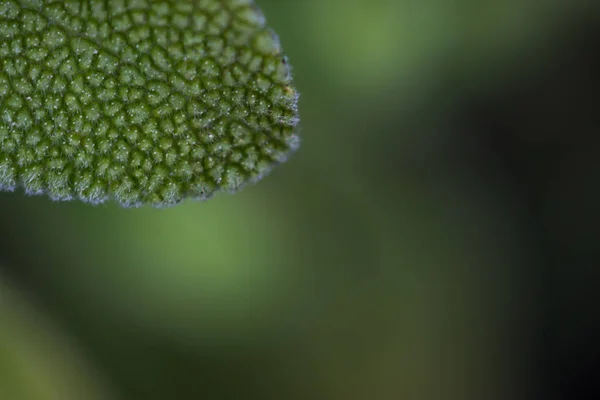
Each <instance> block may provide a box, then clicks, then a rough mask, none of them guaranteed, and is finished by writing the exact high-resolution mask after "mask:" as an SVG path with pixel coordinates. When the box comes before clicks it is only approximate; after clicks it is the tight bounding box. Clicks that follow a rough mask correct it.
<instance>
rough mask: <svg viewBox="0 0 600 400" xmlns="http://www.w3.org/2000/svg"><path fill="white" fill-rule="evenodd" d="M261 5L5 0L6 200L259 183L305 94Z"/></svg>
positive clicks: (128, 200) (0, 99)
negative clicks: (15, 194)
mask: <svg viewBox="0 0 600 400" xmlns="http://www.w3.org/2000/svg"><path fill="white" fill-rule="evenodd" d="M290 85H291V76H290V70H289V66H288V65H287V60H286V57H285V56H284V55H283V54H282V51H281V48H280V46H279V42H278V39H277V37H276V35H275V34H274V33H273V32H272V31H270V30H269V29H268V28H266V26H265V21H264V17H263V16H262V14H261V13H260V11H259V10H258V8H257V7H256V5H255V4H254V2H253V0H188V1H185V0H170V1H159V0H156V1H152V0H120V1H119V0H87V1H85V0H75V1H62V0H61V1H52V0H37V1H36V0H29V1H26V0H21V1H16V0H1V1H0V189H2V190H14V189H15V188H17V187H22V188H24V190H25V192H26V193H28V194H48V195H49V196H50V197H51V198H52V199H55V200H71V199H81V200H83V201H86V202H90V203H101V202H104V201H106V200H109V199H115V200H116V201H117V202H118V203H120V204H121V205H123V206H128V207H131V206H139V205H143V204H152V205H155V206H162V205H171V204H176V203H178V202H180V201H181V200H183V199H184V198H187V197H191V198H198V199H205V198H207V197H209V196H210V195H211V194H212V193H214V192H215V191H217V190H220V189H224V190H229V191H234V190H236V189H239V188H240V187H241V186H243V185H244V184H245V183H247V182H249V181H256V180H258V179H260V178H261V177H262V176H264V175H265V173H267V172H268V171H269V169H270V168H271V167H272V166H274V165H275V164H277V163H280V162H282V161H284V160H285V158H286V156H287V155H288V154H289V153H290V152H291V151H292V150H293V149H294V148H296V147H297V145H298V140H299V139H298V137H297V136H296V134H295V127H296V124H297V122H298V115H297V99H298V95H297V93H296V91H295V89H294V88H293V87H291V86H290Z"/></svg>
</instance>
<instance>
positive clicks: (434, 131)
mask: <svg viewBox="0 0 600 400" xmlns="http://www.w3.org/2000/svg"><path fill="white" fill-rule="evenodd" d="M574 3H575V2H564V1H560V2H559V1H535V2H534V1H529V2H522V1H517V0H510V1H503V2H501V1H484V2H468V1H452V2H449V1H443V0H432V1H408V0H394V1H392V0H370V1H366V0H365V1H360V0H356V1H351V0H328V1H317V0H306V1H276V0H261V1H260V2H259V4H260V6H261V8H262V9H263V11H264V12H265V14H266V17H267V20H268V21H269V25H270V26H272V27H273V28H274V30H275V31H277V32H278V34H279V36H280V37H281V40H282V42H283V43H285V49H286V53H287V54H288V56H289V58H290V63H291V64H292V65H294V69H293V71H292V72H293V75H294V81H295V82H296V84H297V86H298V88H299V91H300V93H301V97H300V108H301V110H302V124H301V132H300V134H301V135H302V138H303V139H302V140H303V145H302V148H301V149H300V150H299V151H298V152H297V153H296V154H295V155H294V157H293V161H292V162H290V163H287V164H285V165H283V166H281V168H278V169H276V170H275V171H273V173H272V175H271V177H270V179H268V180H266V181H264V182H263V183H262V184H261V185H258V186H254V187H251V188H248V189H246V190H244V191H243V192H241V193H239V194H238V195H236V196H225V195H219V196H216V198H215V199H214V200H212V201H210V202H207V203H202V204H199V203H194V202H189V203H184V204H182V205H180V206H177V207H175V208H172V209H166V210H155V209H149V208H141V209H135V210H125V209H120V208H118V207H116V206H114V205H100V206H97V207H90V206H86V205H80V204H68V203H53V202H50V201H48V200H47V199H43V198H35V197H26V196H22V194H21V193H15V194H4V195H2V196H1V197H0V217H1V218H2V219H3V226H4V228H3V229H4V232H5V233H6V237H7V240H5V241H3V242H2V243H4V246H3V247H2V250H1V251H2V252H3V253H0V257H4V258H5V259H7V260H8V261H10V264H7V265H8V266H6V265H5V266H4V269H5V270H6V272H7V274H8V275H10V276H13V277H14V279H15V281H18V282H21V283H22V284H23V285H25V286H27V287H30V288H31V290H33V291H34V292H35V293H36V294H37V295H38V296H39V297H40V298H42V299H44V302H45V304H46V305H47V308H48V309H49V310H50V311H51V312H52V315H53V316H54V317H55V319H56V320H57V321H58V322H60V323H61V324H63V326H64V327H65V329H68V330H69V331H70V333H71V334H73V335H75V336H76V337H77V338H78V339H79V341H80V343H82V345H83V346H84V347H85V348H86V351H87V352H88V354H89V355H90V359H91V360H93V362H94V365H95V366H96V367H97V368H99V369H100V370H101V371H102V372H103V373H105V374H106V375H107V376H109V377H110V378H111V380H112V382H111V383H112V384H114V386H115V387H117V388H119V390H120V391H121V392H122V394H123V396H124V397H125V398H144V399H167V398H184V399H187V398H190V399H196V398H214V399H226V398H244V399H248V398H256V399H261V400H262V399H317V400H318V399H324V400H325V399H327V400H331V399H340V400H363V399H369V400H370V399H376V400H387V399H390V400H392V399H394V400H395V399H440V398H443V399H449V400H451V399H461V400H462V399H490V400H491V399H509V398H517V397H518V396H517V394H523V393H527V392H528V386H527V385H528V382H529V378H530V376H529V374H530V370H529V369H528V364H527V362H526V360H525V355H524V354H525V350H526V349H527V346H528V345H529V343H528V342H526V340H525V339H524V338H526V337H530V336H531V332H530V331H528V329H530V328H529V325H527V324H526V323H525V322H524V321H523V320H522V315H526V314H527V313H528V312H529V307H530V305H529V303H528V300H529V297H528V296H529V293H530V292H531V291H530V285H532V282H533V278H532V277H530V276H528V275H527V274H528V272H527V271H528V270H527V268H526V267H527V262H528V261H527V260H528V259H529V257H530V256H531V255H530V254H529V249H528V248H527V247H526V246H523V245H522V243H524V237H525V236H526V234H527V233H526V232H525V231H523V230H522V229H521V225H520V224H521V220H520V214H519V212H520V211H519V209H518V207H517V200H516V195H515V189H514V188H513V187H511V186H510V185H509V184H507V183H506V182H504V181H503V180H502V179H500V178H498V179H495V180H494V179H493V178H494V177H497V175H495V174H496V173H497V171H496V170H495V169H494V168H495V166H494V165H491V164H488V163H487V161H488V160H485V159H482V160H479V161H478V162H479V164H476V165H477V167H476V168H474V167H473V165H468V164H467V163H464V162H463V160H462V159H461V156H462V153H461V150H460V149H461V148H462V147H461V146H467V145H468V143H466V144H465V143H463V141H465V137H468V136H469V133H470V132H471V131H470V129H471V126H469V125H468V124H466V123H465V124H463V123H462V122H461V119H460V114H461V112H462V111H463V110H462V109H461V107H466V106H464V103H465V98H467V97H468V96H474V95H478V96H482V97H484V98H485V97H486V96H493V95H495V94H497V93H499V92H502V91H503V90H504V89H505V88H506V87H507V86H510V85H518V84H519V82H522V81H526V80H527V79H528V77H529V76H533V75H535V74H536V73H537V72H536V70H543V69H544V68H545V67H546V64H545V61H544V60H545V59H546V57H547V56H548V55H549V54H551V53H552V51H553V48H552V43H555V42H556V43H560V42H561V38H562V37H563V36H564V35H566V34H567V33H568V32H569V31H570V30H572V29H573V28H574V26H575V25H577V21H579V18H581V17H582V16H583V15H586V16H588V17H589V16H590V15H592V14H593V10H592V7H593V6H589V8H587V9H586V8H585V7H584V6H582V5H580V4H574ZM473 131H474V130H473ZM475 134H476V133H474V135H475ZM9 267H10V268H9ZM517 311H518V312H517ZM528 335H529V336H528ZM59 351H60V350H59ZM522 398H530V397H528V396H526V395H525V396H523V397H522Z"/></svg>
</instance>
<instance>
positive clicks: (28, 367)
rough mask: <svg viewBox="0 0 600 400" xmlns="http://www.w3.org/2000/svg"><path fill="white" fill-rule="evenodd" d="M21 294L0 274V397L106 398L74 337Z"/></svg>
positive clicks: (35, 399) (41, 399)
mask: <svg viewBox="0 0 600 400" xmlns="http://www.w3.org/2000/svg"><path fill="white" fill-rule="evenodd" d="M22 297H23V296H20V295H19V293H17V292H16V290H14V289H13V288H12V287H10V286H9V285H8V284H6V282H4V280H3V279H1V277H0V398H1V399H13V400H21V399H23V400H80V399H90V400H94V399H98V400H100V399H107V398H110V395H109V394H108V392H107V391H106V389H105V388H103V386H102V385H101V384H100V380H99V379H98V377H97V376H96V375H95V374H94V373H93V369H92V368H90V366H89V365H88V364H87V363H86V362H85V361H84V360H83V359H82V352H78V351H77V346H76V344H75V341H74V340H71V339H67V338H66V337H65V335H64V334H63V333H62V332H60V330H59V329H58V328H57V327H56V326H55V324H54V323H53V322H52V321H51V320H50V319H49V318H48V317H47V315H44V314H43V313H42V312H40V311H39V310H36V309H35V308H34V307H32V306H31V305H30V304H27V303H26V302H25V301H24V299H23V298H22Z"/></svg>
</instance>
